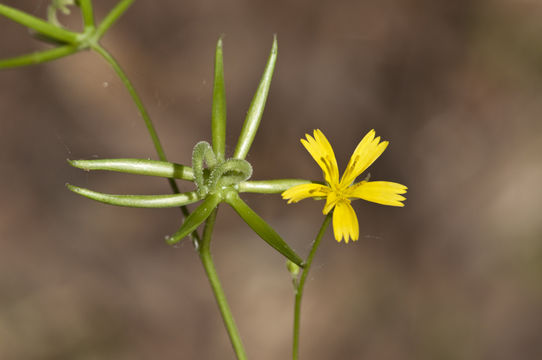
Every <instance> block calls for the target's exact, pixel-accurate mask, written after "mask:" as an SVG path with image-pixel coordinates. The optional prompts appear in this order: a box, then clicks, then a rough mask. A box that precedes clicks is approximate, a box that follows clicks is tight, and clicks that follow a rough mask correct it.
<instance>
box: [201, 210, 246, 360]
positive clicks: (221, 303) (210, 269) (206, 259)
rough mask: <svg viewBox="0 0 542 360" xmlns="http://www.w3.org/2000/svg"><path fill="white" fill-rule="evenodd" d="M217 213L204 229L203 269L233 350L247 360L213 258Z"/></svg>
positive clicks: (242, 359)
mask: <svg viewBox="0 0 542 360" xmlns="http://www.w3.org/2000/svg"><path fill="white" fill-rule="evenodd" d="M217 211H218V207H217V208H215V209H214V210H213V212H212V213H211V215H210V216H209V217H208V218H207V220H206V222H205V228H204V229H203V240H202V242H201V246H200V248H199V255H200V259H201V262H202V264H203V267H204V268H205V272H206V273H207V277H208V278H209V282H210V283H211V288H212V289H213V293H214V295H215V299H216V302H217V304H218V308H219V310H220V313H221V314H222V319H223V320H224V325H225V326H226V330H227V331H228V335H229V336H230V341H231V344H232V346H233V350H234V351H235V354H236V355H237V359H238V360H246V359H247V356H246V354H245V350H244V348H243V344H242V342H241V337H240V336H239V331H238V330H237V326H236V325H235V321H234V320H233V316H232V314H231V310H230V307H229V305H228V302H227V301H226V296H225V295H224V290H223V289H222V285H221V284H220V280H219V279H218V275H217V273H216V268H215V265H214V263H213V258H212V256H211V235H212V232H213V228H214V225H215V220H216V213H217Z"/></svg>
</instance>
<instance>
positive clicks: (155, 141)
mask: <svg viewBox="0 0 542 360" xmlns="http://www.w3.org/2000/svg"><path fill="white" fill-rule="evenodd" d="M132 2H133V0H130V1H122V2H121V3H119V5H117V7H115V9H114V10H113V11H115V10H118V11H116V12H115V14H118V16H120V14H122V12H123V11H124V10H125V9H126V8H127V7H128V6H129V5H130V4H131V3H132ZM120 5H124V6H123V7H120ZM113 11H112V12H113ZM118 16H117V17H118ZM117 17H115V19H116V18H117ZM104 22H105V20H104ZM102 25H103V22H102V24H101V25H100V27H101V26H102ZM98 31H99V30H98ZM92 49H93V50H95V51H96V52H97V53H98V54H100V55H101V56H102V57H103V58H104V59H105V61H107V62H108V63H109V65H111V67H112V68H113V69H114V70H115V72H116V73H117V75H118V77H119V78H120V80H121V81H122V83H123V84H124V86H125V87H126V90H128V92H129V93H130V96H131V97H132V100H133V101H134V103H135V104H136V107H137V109H138V110H139V113H140V114H141V117H142V118H143V121H144V122H145V125H146V126H147V131H148V132H149V135H150V136H151V139H152V143H153V144H154V148H155V149H156V153H157V154H158V157H159V158H160V160H162V161H167V157H166V153H165V152H164V148H163V147H162V144H161V143H160V139H159V138H158V133H157V132H156V129H155V128H154V125H153V123H152V120H151V117H150V116H149V113H148V112H147V109H146V108H145V106H144V105H143V102H142V101H141V98H140V97H139V95H138V94H137V91H136V90H135V88H134V86H133V85H132V82H131V81H130V79H128V76H126V74H125V73H124V70H122V68H121V67H120V64H119V63H118V62H117V60H115V58H114V57H113V56H112V55H111V54H109V52H107V50H105V49H104V48H103V47H102V46H101V45H100V44H98V43H97V42H96V43H93V44H92ZM168 182H169V186H170V187H171V190H172V191H173V192H174V193H175V194H179V193H180V191H179V187H178V186H177V183H176V182H175V180H174V179H168ZM181 211H182V213H183V216H184V217H185V218H186V217H188V215H189V214H190V213H189V212H188V208H187V207H186V206H184V205H183V206H181ZM192 237H193V238H194V239H195V240H198V239H199V236H198V233H197V232H196V231H194V232H193V233H192Z"/></svg>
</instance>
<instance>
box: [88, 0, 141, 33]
mask: <svg viewBox="0 0 542 360" xmlns="http://www.w3.org/2000/svg"><path fill="white" fill-rule="evenodd" d="M133 2H134V0H122V1H120V2H119V3H118V4H117V5H116V6H115V7H114V8H113V10H111V11H110V12H109V13H108V14H107V15H106V17H105V18H104V19H103V20H102V22H101V23H100V25H98V28H97V29H96V33H95V35H94V36H95V38H96V39H100V38H101V37H102V36H103V34H105V32H106V31H107V30H108V29H109V28H110V27H111V26H112V25H113V24H114V23H115V22H116V21H117V20H118V19H119V17H120V16H121V15H122V14H123V13H124V12H125V11H126V9H128V8H129V7H130V5H132V3H133Z"/></svg>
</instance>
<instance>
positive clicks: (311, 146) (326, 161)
mask: <svg viewBox="0 0 542 360" xmlns="http://www.w3.org/2000/svg"><path fill="white" fill-rule="evenodd" d="M305 136H306V138H307V139H306V140H305V139H301V143H302V144H303V146H304V147H305V149H307V151H308V152H309V154H311V156H312V158H313V159H314V160H315V161H316V162H317V163H318V165H319V166H320V168H321V169H322V171H323V172H324V178H325V180H326V182H327V183H328V184H330V185H331V184H338V183H339V168H338V167H337V160H336V158H335V153H334V152H333V148H332V147H331V145H330V144H329V141H328V140H327V138H326V137H325V136H324V133H322V132H321V131H320V130H318V129H316V130H314V137H312V136H310V135H309V134H306V135H305Z"/></svg>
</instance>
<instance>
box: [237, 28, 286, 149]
mask: <svg viewBox="0 0 542 360" xmlns="http://www.w3.org/2000/svg"><path fill="white" fill-rule="evenodd" d="M276 61H277V37H276V36H275V37H274V39H273V47H272V48H271V54H270V55H269V59H268V60H267V65H266V66H265V70H264V73H263V76H262V79H261V80H260V84H259V85H258V89H257V90H256V94H254V98H253V99H252V102H251V104H250V107H249V108H248V112H247V117H246V118H245V123H244V124H243V128H242V129H241V135H239V140H238V142H237V147H236V148H235V153H234V155H233V157H234V158H237V159H244V158H245V157H246V156H247V154H248V151H249V150H250V146H251V145H252V141H253V140H254V136H256V131H258V127H259V126H260V120H261V119H262V114H263V110H264V108H265V101H266V100H267V94H268V93H269V87H270V86H271V78H272V77H273V70H274V69H275V63H276Z"/></svg>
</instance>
